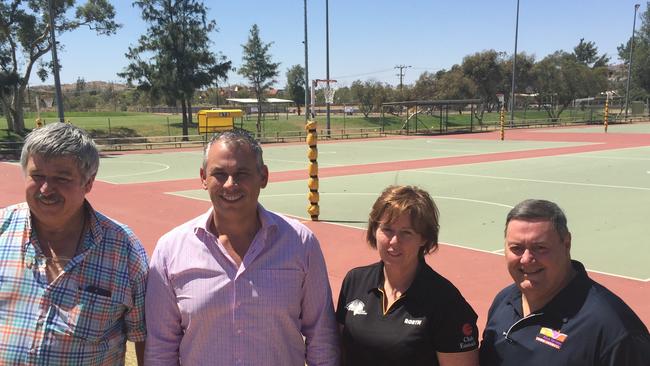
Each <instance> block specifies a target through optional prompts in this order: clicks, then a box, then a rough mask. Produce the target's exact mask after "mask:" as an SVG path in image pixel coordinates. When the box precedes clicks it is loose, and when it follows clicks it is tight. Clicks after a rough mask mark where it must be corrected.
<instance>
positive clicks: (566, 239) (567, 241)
mask: <svg viewBox="0 0 650 366" xmlns="http://www.w3.org/2000/svg"><path fill="white" fill-rule="evenodd" d="M564 246H565V248H566V250H567V252H571V233H567V234H566V235H565V236H564Z"/></svg>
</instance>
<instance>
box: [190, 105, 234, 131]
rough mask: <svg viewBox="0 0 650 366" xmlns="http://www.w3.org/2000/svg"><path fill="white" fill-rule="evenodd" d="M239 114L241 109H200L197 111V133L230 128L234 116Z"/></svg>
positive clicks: (232, 124)
mask: <svg viewBox="0 0 650 366" xmlns="http://www.w3.org/2000/svg"><path fill="white" fill-rule="evenodd" d="M241 116H242V110H241V109H202V110H200V111H199V113H197V120H198V121H199V134H201V133H213V132H219V131H225V130H232V129H233V128H234V126H235V118H237V117H241Z"/></svg>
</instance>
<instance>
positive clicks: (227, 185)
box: [224, 175, 237, 187]
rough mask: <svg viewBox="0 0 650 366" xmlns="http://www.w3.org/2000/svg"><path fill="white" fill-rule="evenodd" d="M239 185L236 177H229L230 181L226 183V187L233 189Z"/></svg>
mask: <svg viewBox="0 0 650 366" xmlns="http://www.w3.org/2000/svg"><path fill="white" fill-rule="evenodd" d="M236 184H237V180H235V176H233V175H229V176H228V179H227V180H226V183H224V186H225V187H232V186H234V185H236Z"/></svg>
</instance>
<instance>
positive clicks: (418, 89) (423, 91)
mask: <svg viewBox="0 0 650 366" xmlns="http://www.w3.org/2000/svg"><path fill="white" fill-rule="evenodd" d="M437 88H438V77H437V74H434V73H431V72H428V71H425V72H423V73H422V74H420V76H419V77H418V79H417V80H416V81H415V86H414V87H413V93H414V94H415V98H417V99H420V100H432V99H434V98H435V95H436V91H437Z"/></svg>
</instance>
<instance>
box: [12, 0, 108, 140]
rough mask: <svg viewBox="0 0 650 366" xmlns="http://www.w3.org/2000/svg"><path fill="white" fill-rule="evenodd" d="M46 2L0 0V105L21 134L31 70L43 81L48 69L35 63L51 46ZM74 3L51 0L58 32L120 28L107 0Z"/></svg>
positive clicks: (97, 31)
mask: <svg viewBox="0 0 650 366" xmlns="http://www.w3.org/2000/svg"><path fill="white" fill-rule="evenodd" d="M49 3H50V1H48V0H30V1H22V0H2V1H0V81H2V83H0V85H2V87H0V104H2V109H3V110H4V112H5V118H6V120H7V125H8V128H9V129H10V130H12V131H14V132H17V133H23V130H24V128H25V122H24V117H23V106H24V103H25V100H24V99H25V90H26V88H27V84H28V83H29V79H30V77H31V73H32V70H33V69H34V67H37V70H36V73H37V75H38V76H39V78H41V80H45V78H46V77H47V75H48V71H49V70H48V69H49V68H51V64H50V63H41V64H40V65H37V61H39V60H40V58H41V57H42V56H43V55H45V54H47V53H48V52H50V50H51V47H52V45H51V38H50V26H49V20H50V18H49V17H50V9H49ZM77 3H78V2H77V1H74V0H66V1H54V2H53V7H52V11H53V15H54V17H53V19H54V27H55V28H56V32H57V33H59V34H60V33H64V32H68V31H73V30H75V29H77V28H79V27H81V26H87V27H89V28H90V29H93V30H95V32H96V33H97V34H99V35H110V34H113V33H115V32H116V31H117V29H118V28H119V27H120V25H119V24H117V23H116V22H115V21H114V17H115V11H114V9H113V5H111V4H110V3H109V2H108V1H106V0H88V1H86V2H84V3H82V4H80V5H78V6H76V8H75V5H76V4H77ZM73 9H74V10H75V11H74V16H73V15H72V11H71V10H73Z"/></svg>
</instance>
